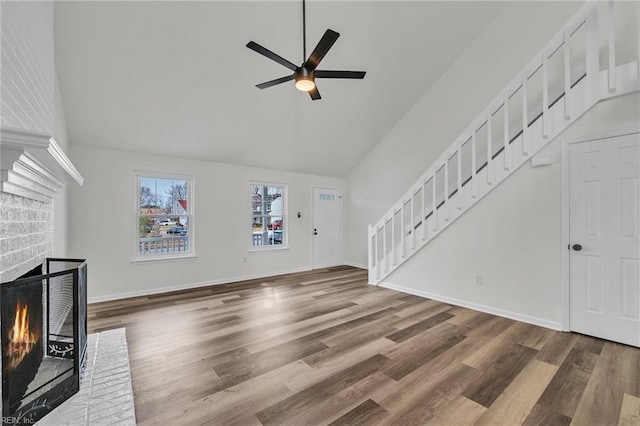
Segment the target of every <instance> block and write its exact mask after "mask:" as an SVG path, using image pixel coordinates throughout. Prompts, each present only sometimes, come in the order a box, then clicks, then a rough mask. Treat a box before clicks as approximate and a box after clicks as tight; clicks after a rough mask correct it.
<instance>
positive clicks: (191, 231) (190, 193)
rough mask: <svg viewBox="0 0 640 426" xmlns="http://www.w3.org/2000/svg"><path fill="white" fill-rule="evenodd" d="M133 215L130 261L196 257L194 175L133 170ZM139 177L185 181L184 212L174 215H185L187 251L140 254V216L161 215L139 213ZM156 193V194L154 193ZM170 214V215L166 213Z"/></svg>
mask: <svg viewBox="0 0 640 426" xmlns="http://www.w3.org/2000/svg"><path fill="white" fill-rule="evenodd" d="M134 176H135V194H134V200H135V215H134V218H135V219H134V226H135V234H134V244H133V259H132V260H131V261H132V262H157V261H164V260H174V259H187V258H194V257H197V255H196V250H195V247H196V246H195V234H196V232H195V203H194V198H195V197H194V192H195V184H194V180H195V179H194V176H193V175H189V174H181V173H168V172H158V171H149V170H135V171H134ZM141 178H150V179H175V180H184V181H186V182H187V208H186V213H185V214H184V215H176V216H186V217H187V223H188V224H189V227H188V237H187V238H188V240H187V241H188V247H189V249H188V250H187V251H183V252H177V253H176V252H174V253H159V254H158V253H156V254H148V255H141V254H140V217H142V216H162V215H141V214H140V180H141ZM156 195H157V194H156ZM166 216H170V215H166Z"/></svg>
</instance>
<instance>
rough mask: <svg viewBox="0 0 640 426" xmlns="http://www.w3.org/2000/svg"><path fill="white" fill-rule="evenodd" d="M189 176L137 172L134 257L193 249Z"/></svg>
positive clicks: (182, 252)
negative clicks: (136, 215)
mask: <svg viewBox="0 0 640 426" xmlns="http://www.w3.org/2000/svg"><path fill="white" fill-rule="evenodd" d="M191 186H192V185H191V178H190V177H178V176H175V177H174V176H166V177H165V176H153V175H147V174H138V238H137V247H136V254H137V256H138V257H149V256H162V255H184V254H191V253H192V252H193V247H192V245H193V236H192V235H191V232H190V229H191V228H192V224H193V217H192V213H191V208H192V206H191V204H192V203H191Z"/></svg>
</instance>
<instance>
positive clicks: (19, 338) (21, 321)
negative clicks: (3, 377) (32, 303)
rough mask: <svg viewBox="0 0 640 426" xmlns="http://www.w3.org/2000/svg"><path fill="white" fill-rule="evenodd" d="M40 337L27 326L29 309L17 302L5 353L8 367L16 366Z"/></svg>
mask: <svg viewBox="0 0 640 426" xmlns="http://www.w3.org/2000/svg"><path fill="white" fill-rule="evenodd" d="M39 338H40V336H39V333H37V332H32V331H31V329H30V327H29V309H28V307H27V305H24V306H23V305H22V304H21V303H20V302H18V304H17V307H16V316H15V318H14V321H13V327H12V328H11V330H10V331H9V344H8V345H7V351H6V355H7V358H8V360H9V365H8V368H9V369H13V368H15V367H17V366H18V365H19V364H20V363H21V362H22V360H23V359H24V357H26V356H27V355H28V354H29V352H31V349H33V347H34V346H35V345H36V343H37V342H38V339H39Z"/></svg>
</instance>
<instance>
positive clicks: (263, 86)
mask: <svg viewBox="0 0 640 426" xmlns="http://www.w3.org/2000/svg"><path fill="white" fill-rule="evenodd" d="M291 80H293V74H291V75H288V76H286V77H280V78H276V79H275V80H271V81H265V82H264V83H260V84H256V87H257V88H258V89H266V88H267V87H271V86H275V85H276V84H281V83H285V82H287V81H291Z"/></svg>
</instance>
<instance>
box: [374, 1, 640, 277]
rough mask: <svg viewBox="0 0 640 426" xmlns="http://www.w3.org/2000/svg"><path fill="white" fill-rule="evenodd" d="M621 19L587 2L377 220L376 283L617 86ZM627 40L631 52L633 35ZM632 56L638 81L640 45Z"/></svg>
mask: <svg viewBox="0 0 640 426" xmlns="http://www.w3.org/2000/svg"><path fill="white" fill-rule="evenodd" d="M638 13H640V7H639V8H638ZM618 14H619V13H618ZM623 16H626V15H623ZM616 18H617V17H616V6H615V5H614V2H613V1H611V2H609V3H600V4H598V3H595V2H588V3H586V4H585V5H584V6H583V7H582V8H581V9H580V10H579V11H578V12H577V13H576V14H575V15H574V16H573V17H572V18H571V19H570V20H569V21H568V22H567V23H566V24H565V25H564V27H563V28H562V29H561V30H560V31H559V32H558V33H557V34H556V35H555V36H554V37H553V38H552V39H551V40H550V41H549V42H548V43H547V44H546V45H545V46H544V47H543V48H542V49H541V51H540V52H539V53H538V54H537V55H536V56H535V57H534V58H533V59H532V60H531V61H530V63H529V64H527V66H526V67H524V69H523V70H522V71H521V72H519V73H518V75H517V76H516V77H515V78H514V79H513V80H512V81H511V82H510V83H509V84H508V85H507V86H506V87H505V88H504V89H503V90H502V91H501V92H500V93H499V95H498V96H497V97H496V98H495V99H494V100H493V101H492V102H491V103H489V105H488V106H487V107H486V108H485V109H484V111H482V113H481V114H480V115H479V116H478V117H477V118H476V119H475V120H473V122H472V123H471V125H470V126H469V127H468V128H467V129H465V131H464V132H462V134H461V135H460V136H459V137H458V138H457V139H456V140H455V141H454V142H453V143H452V144H451V145H450V146H449V148H447V149H446V150H445V152H444V153H443V154H442V155H441V156H440V157H439V158H438V159H436V161H435V162H434V163H433V164H432V165H431V167H429V168H428V169H427V171H426V172H425V173H423V175H422V176H420V178H419V179H418V180H417V181H416V182H415V183H414V184H413V185H411V186H410V187H409V189H408V190H407V191H406V192H405V193H404V194H403V196H402V197H401V198H400V199H399V200H398V201H397V202H396V203H394V205H393V206H392V207H391V208H390V209H389V210H388V211H387V212H386V213H385V214H384V215H383V216H382V218H381V219H380V220H379V221H378V222H377V223H376V224H375V225H373V226H371V225H370V226H369V232H368V251H369V282H370V283H372V284H377V283H378V282H380V281H381V280H382V279H384V278H385V277H386V276H388V275H389V274H390V273H391V272H392V271H393V270H395V269H396V268H397V267H398V266H399V265H400V264H402V263H404V261H406V260H407V259H408V258H409V257H411V255H413V254H414V253H415V252H417V251H418V250H419V249H420V248H421V247H422V246H424V245H425V244H426V243H427V242H428V241H430V240H431V239H432V238H433V237H435V236H436V235H437V234H439V233H440V232H441V231H442V230H443V229H444V228H445V227H447V226H448V225H449V224H450V223H451V222H452V221H453V220H455V219H456V218H457V217H459V216H460V215H461V214H462V213H464V211H466V210H467V209H469V208H470V207H471V206H472V205H473V204H475V203H476V202H477V201H478V200H479V199H480V198H482V197H483V196H484V195H485V194H486V193H487V192H489V191H490V190H491V189H492V188H493V187H495V186H496V185H497V184H498V183H499V182H500V181H502V180H503V179H505V178H506V177H507V176H508V175H510V174H511V173H512V172H513V171H514V170H515V169H517V168H518V167H519V166H520V165H522V164H523V163H524V162H525V161H526V160H527V159H529V158H531V156H532V155H533V154H534V153H535V152H536V151H537V150H539V149H540V148H541V147H542V146H544V145H546V143H548V142H549V141H550V140H551V139H552V138H553V137H555V136H556V135H557V134H558V133H559V132H560V131H562V130H564V129H565V128H566V127H568V126H569V125H570V124H571V123H572V122H573V121H575V119H576V118H577V117H578V116H579V115H581V114H582V113H584V112H585V111H586V110H587V109H588V108H590V107H591V106H593V105H594V104H595V103H596V102H597V101H598V100H600V99H601V97H602V92H603V91H607V92H608V93H609V94H611V93H614V92H615V91H616V85H617V84H618V80H619V78H617V74H618V73H617V72H616V68H617V64H616V46H617V44H616V27H617V26H618V27H620V26H624V25H622V24H621V25H618V21H620V19H618V20H616ZM638 20H640V19H636V20H635V24H633V25H634V26H633V28H634V29H635V30H637V22H638ZM614 23H615V24H614ZM625 25H626V24H625ZM625 31H628V30H627V29H625ZM626 35H630V36H632V37H633V35H631V34H623V39H624V38H625V36H626ZM618 37H620V36H619V35H618ZM636 38H637V37H636ZM636 43H637V41H636ZM622 46H623V50H624V55H626V56H628V55H629V52H628V51H629V48H628V47H629V46H628V41H625V43H624V44H622ZM632 50H633V48H632ZM601 51H602V52H603V57H602V58H601ZM632 55H633V56H632V58H633V59H634V60H637V62H636V63H634V64H632V65H635V67H636V68H635V73H636V76H635V79H636V80H637V79H638V78H639V77H638V76H639V75H640V60H638V58H640V47H635V53H632ZM601 59H606V63H605V64H604V72H605V73H606V74H607V79H606V80H607V81H606V84H605V85H606V88H603V87H601V86H602V81H601V80H602V79H601ZM631 73H633V71H632V72H631Z"/></svg>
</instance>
